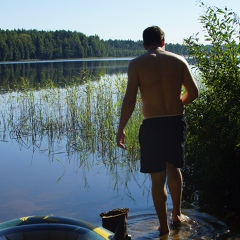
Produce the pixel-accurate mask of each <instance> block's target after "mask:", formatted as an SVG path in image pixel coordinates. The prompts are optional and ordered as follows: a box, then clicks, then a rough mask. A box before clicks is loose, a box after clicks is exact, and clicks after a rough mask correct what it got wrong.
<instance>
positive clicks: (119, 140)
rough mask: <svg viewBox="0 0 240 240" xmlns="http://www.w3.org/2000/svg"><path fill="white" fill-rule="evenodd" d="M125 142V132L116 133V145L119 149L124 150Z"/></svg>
mask: <svg viewBox="0 0 240 240" xmlns="http://www.w3.org/2000/svg"><path fill="white" fill-rule="evenodd" d="M125 140H126V134H125V131H124V130H123V131H122V132H121V131H120V132H119V131H118V133H117V145H118V146H119V147H120V148H123V149H126V147H125Z"/></svg>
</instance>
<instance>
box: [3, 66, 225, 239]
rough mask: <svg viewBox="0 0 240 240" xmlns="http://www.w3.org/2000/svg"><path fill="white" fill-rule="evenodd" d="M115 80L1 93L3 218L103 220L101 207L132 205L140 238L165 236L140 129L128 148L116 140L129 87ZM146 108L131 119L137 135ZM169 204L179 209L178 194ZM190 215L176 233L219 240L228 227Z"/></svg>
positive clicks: (135, 230)
mask: <svg viewBox="0 0 240 240" xmlns="http://www.w3.org/2000/svg"><path fill="white" fill-rule="evenodd" d="M62 66H63V65H62ZM13 68H14V67H13ZM29 68H30V69H29V71H31V67H30V66H29ZM73 68H74V67H73ZM87 68H89V66H87ZM100 68H101V67H100ZM113 68H114V67H113ZM75 69H78V66H76V67H75ZM109 69H111V67H109ZM25 70H26V69H25ZM25 70H24V71H25ZM114 70H116V68H114ZM18 71H19V70H17V68H16V73H17V72H18ZM54 71H55V70H54ZM20 72H21V71H20ZM40 72H44V70H43V69H41V71H40ZM50 72H51V71H50ZM63 72H64V71H63ZM19 74H20V75H21V74H22V73H19ZM33 75H34V74H33ZM45 77H46V76H45ZM115 80H116V81H113V79H112V78H108V79H106V78H104V79H103V80H99V81H98V82H93V83H85V84H84V85H70V86H65V87H62V88H59V87H53V88H46V89H40V90H33V91H32V90H31V91H30V90H29V91H21V92H20V91H16V92H14V91H11V92H10V93H5V94H2V95H1V97H0V102H1V106H2V107H1V110H0V113H1V115H0V140H1V142H0V150H1V159H0V176H1V181H0V189H1V197H0V213H1V215H0V221H6V220H9V219H12V218H16V217H22V216H25V215H34V214H37V215H46V214H55V215H63V216H68V217H74V218H81V219H85V220H86V221H90V222H92V223H94V224H101V219H100V217H99V213H100V212H104V211H109V210H111V209H114V208H116V207H128V208H130V215H129V233H130V234H131V235H132V237H133V239H159V236H158V231H156V230H157V228H158V221H157V218H156V214H155V211H154V208H153V203H152V199H151V192H150V181H149V177H148V175H144V174H140V173H139V161H138V160H139V155H138V154H139V151H138V148H137V146H135V145H131V144H136V140H135V139H136V135H135V137H134V138H133V140H132V142H131V139H129V141H128V142H129V143H130V145H129V146H128V151H123V150H120V149H119V148H117V147H116V145H115V139H114V138H115V127H116V126H117V122H116V121H117V118H116V117H115V116H118V115H119V110H120V109H119V107H120V104H119V102H121V99H122V97H123V93H124V86H125V85H124V81H119V76H118V75H115ZM14 81H15V80H14ZM122 84H123V85H122ZM96 89H97V91H96ZM116 89H117V91H116ZM138 107H139V108H140V107H141V106H137V108H138ZM139 112H140V111H136V113H135V115H134V116H133V117H134V121H133V123H131V122H130V124H129V131H134V132H135V134H137V130H138V128H139V125H138V124H140V122H141V115H140V114H139ZM136 122H137V123H138V124H136ZM131 146H133V147H131ZM168 204H169V210H170V211H171V209H172V203H171V199H170V197H169V202H168ZM144 210H146V211H145V212H144ZM184 213H185V214H186V215H188V216H189V217H190V221H189V222H188V223H186V224H183V225H182V226H181V228H180V229H174V230H173V231H172V233H171V235H170V236H169V239H214V238H217V236H218V235H222V234H224V233H225V232H226V230H227V227H226V225H225V224H223V223H222V222H220V221H218V220H217V219H215V218H212V216H210V215H207V214H201V213H199V212H195V211H194V210H189V211H186V210H185V211H184ZM169 218H170V216H169Z"/></svg>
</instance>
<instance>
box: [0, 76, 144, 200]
mask: <svg viewBox="0 0 240 240" xmlns="http://www.w3.org/2000/svg"><path fill="white" fill-rule="evenodd" d="M96 80H97V81H96ZM79 81H81V82H84V84H82V85H79ZM125 89H126V78H125V77H124V76H123V75H121V74H119V75H116V76H115V77H107V76H106V75H105V76H104V77H98V78H97V79H92V78H91V77H90V75H88V74H87V75H86V74H83V75H82V79H81V80H77V81H72V82H71V83H70V84H68V85H66V86H65V87H64V88H63V87H62V85H61V87H56V86H55V85H54V84H52V82H51V81H50V80H49V82H48V88H44V89H39V88H38V87H36V88H32V87H31V86H28V81H27V80H24V79H23V84H22V87H21V89H19V90H18V91H15V92H9V93H5V94H2V95H0V104H1V106H2V107H1V112H0V140H1V141H9V138H11V139H14V140H16V141H17V142H18V143H19V145H20V146H21V147H27V148H30V149H32V151H33V152H34V151H37V150H38V151H40V152H42V153H45V154H47V155H48V156H49V158H51V160H56V161H58V162H60V163H62V160H61V157H60V155H59V154H64V155H65V156H66V155H67V156H68V160H69V161H71V160H72V159H74V160H75V161H74V163H75V164H76V167H77V169H78V168H80V169H81V171H82V174H83V179H84V182H85V186H88V183H87V176H88V174H87V173H88V171H89V170H90V169H91V168H92V166H93V165H95V166H97V165H98V166H99V167H104V168H106V169H107V172H108V171H109V173H110V175H112V177H113V184H114V189H115V190H116V191H117V190H118V186H124V192H125V195H126V196H128V197H129V198H131V199H132V196H131V192H130V191H129V188H128V183H129V182H132V181H134V182H136V183H137V184H138V186H139V188H141V189H142V191H143V194H145V193H146V192H147V193H146V194H149V190H148V188H149V186H145V180H146V178H145V180H143V182H142V181H140V180H139V179H138V178H137V177H136V176H135V175H136V173H137V171H138V170H139V169H138V168H139V167H138V166H139V165H138V161H136V160H138V159H139V146H138V129H139V125H140V123H141V121H142V120H141V119H142V115H141V106H140V104H137V106H136V109H135V111H134V113H133V116H132V118H131V119H130V121H129V123H128V125H127V128H126V134H127V149H128V150H127V151H124V150H121V149H120V148H118V147H117V146H116V143H115V134H116V131H117V126H118V121H119V115H120V110H121V103H122V99H123V96H124V93H125ZM138 103H140V101H138ZM63 166H64V165H63ZM64 173H65V170H64ZM64 173H63V175H64ZM63 175H62V176H63ZM62 176H61V177H60V178H59V179H58V181H60V179H61V178H62Z"/></svg>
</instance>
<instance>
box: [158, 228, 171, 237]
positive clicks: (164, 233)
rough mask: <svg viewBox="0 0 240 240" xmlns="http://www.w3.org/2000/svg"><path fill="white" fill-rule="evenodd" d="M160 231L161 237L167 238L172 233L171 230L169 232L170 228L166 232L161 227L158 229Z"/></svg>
mask: <svg viewBox="0 0 240 240" xmlns="http://www.w3.org/2000/svg"><path fill="white" fill-rule="evenodd" d="M158 231H159V232H160V234H159V236H161V237H162V236H165V235H166V236H167V235H169V233H170V230H169V228H167V229H166V230H165V229H161V227H159V228H158Z"/></svg>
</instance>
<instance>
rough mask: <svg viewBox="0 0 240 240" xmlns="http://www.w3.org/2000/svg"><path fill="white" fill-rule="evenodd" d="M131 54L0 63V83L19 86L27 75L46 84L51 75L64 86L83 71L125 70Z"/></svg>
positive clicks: (32, 81)
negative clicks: (98, 57)
mask: <svg viewBox="0 0 240 240" xmlns="http://www.w3.org/2000/svg"><path fill="white" fill-rule="evenodd" d="M129 61H130V58H121V59H117V60H113V59H95V60H94V59H92V60H87V59H86V60H79V61H78V60H74V61H71V60H68V61H64V60H61V61H45V62H44V61H39V62H38V61H33V62H17V63H15V64H14V63H12V62H11V63H4V62H2V63H0V86H1V89H2V90H6V89H7V90H9V88H10V89H19V88H21V79H27V81H28V82H29V84H30V86H34V87H36V86H38V85H39V86H41V87H45V86H47V82H48V80H49V79H50V80H51V82H52V83H53V84H54V85H56V86H65V85H66V84H67V83H70V82H72V81H73V79H76V78H81V76H82V72H85V71H88V72H89V73H91V75H92V76H98V75H99V74H108V75H112V74H116V73H118V72H126V70H127V66H128V63H129Z"/></svg>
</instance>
